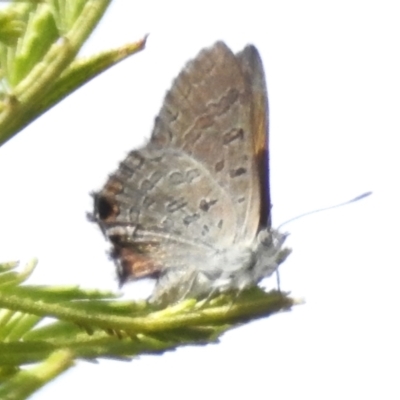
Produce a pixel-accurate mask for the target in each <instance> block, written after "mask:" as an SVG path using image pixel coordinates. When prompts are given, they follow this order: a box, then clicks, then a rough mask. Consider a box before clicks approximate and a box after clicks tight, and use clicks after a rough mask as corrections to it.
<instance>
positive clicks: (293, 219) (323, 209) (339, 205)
mask: <svg viewBox="0 0 400 400" xmlns="http://www.w3.org/2000/svg"><path fill="white" fill-rule="evenodd" d="M371 194H372V192H365V193H363V194H360V195H359V196H357V197H354V199H351V200H347V201H345V202H343V203H339V204H335V205H334V206H329V207H324V208H320V209H318V210H313V211H308V212H306V213H304V214H300V215H298V216H297V217H294V218H291V219H289V220H287V221H285V222H284V223H283V224H281V225H279V226H278V230H280V229H281V228H282V226H284V225H286V224H288V223H289V222H293V221H296V219H300V218H303V217H305V216H306V215H310V214H316V213H319V212H321V211H327V210H332V209H333V208H337V207H342V206H346V205H347V204H350V203H354V202H356V201H359V200H361V199H364V198H365V197H368V196H370V195H371Z"/></svg>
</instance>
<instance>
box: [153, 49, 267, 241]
mask: <svg viewBox="0 0 400 400" xmlns="http://www.w3.org/2000/svg"><path fill="white" fill-rule="evenodd" d="M246 56H247V53H242V55H241V57H239V58H238V57H237V56H236V55H234V54H233V53H232V52H231V50H230V49H229V48H228V47H227V46H226V45H225V44H224V43H221V42H218V43H216V44H215V45H214V46H213V47H211V48H209V49H205V50H203V51H202V52H201V53H200V54H199V55H198V56H197V57H196V58H195V59H194V60H193V61H191V62H189V63H188V64H187V65H186V67H185V68H184V69H183V71H182V72H181V73H180V74H179V76H178V77H177V78H176V80H175V81H174V84H173V86H172V88H171V90H170V91H169V92H168V93H167V95H166V97H165V100H164V103H163V106H162V108H161V111H160V113H159V116H158V117H157V119H156V123H155V127H154V131H153V135H152V139H151V141H152V143H155V144H158V145H160V146H162V147H164V148H166V147H173V148H177V149H182V150H183V151H184V152H186V153H187V154H188V155H190V156H191V157H193V158H194V159H195V160H197V161H198V162H200V163H201V164H203V165H204V167H205V168H206V169H207V170H208V172H209V174H210V175H211V176H212V177H213V178H214V179H215V181H216V182H217V183H218V185H219V186H220V187H221V188H223V189H224V190H225V192H226V193H228V195H229V198H230V201H231V203H232V205H233V207H234V210H235V211H234V214H230V218H231V219H236V227H235V240H234V241H235V242H236V243H237V242H248V241H251V240H252V239H254V236H255V234H256V231H257V229H258V224H259V220H258V218H259V210H260V188H259V181H258V166H257V161H256V157H255V152H254V146H255V143H256V142H255V141H254V139H253V135H254V132H253V126H254V122H253V118H252V107H253V106H252V102H253V101H252V97H251V96H252V94H253V91H252V81H251V79H250V78H249V77H248V76H245V72H244V71H243V69H242V64H245V65H246V60H244V61H242V59H243V58H246ZM257 72H259V71H257ZM261 73H262V70H261ZM261 91H262V92H263V91H264V88H262V89H261ZM264 93H265V91H264ZM264 134H265V131H264ZM257 141H258V139H257ZM196 195H197V198H198V199H200V201H203V202H204V201H206V202H210V201H211V202H213V203H214V205H213V207H214V206H215V205H216V204H218V203H221V201H224V199H219V198H211V197H209V196H208V193H206V192H203V193H196ZM228 206H229V204H228V203H224V207H228ZM210 211H212V207H210ZM224 222H225V221H224Z"/></svg>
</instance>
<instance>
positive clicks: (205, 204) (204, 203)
mask: <svg viewBox="0 0 400 400" xmlns="http://www.w3.org/2000/svg"><path fill="white" fill-rule="evenodd" d="M217 201H218V200H206V199H201V201H200V204H199V208H200V210H202V211H205V212H207V211H208V210H209V209H210V208H211V207H212V206H213V205H214V204H215V203H216V202H217Z"/></svg>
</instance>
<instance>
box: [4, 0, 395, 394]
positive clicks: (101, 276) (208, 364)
mask: <svg viewBox="0 0 400 400" xmlns="http://www.w3.org/2000/svg"><path fill="white" fill-rule="evenodd" d="M398 7H399V4H398V2H396V1H380V2H377V1H376V2H372V1H371V2H370V1H336V2H321V1H267V0H265V1H256V0H246V1H217V0H213V1H209V0H205V1H201V2H200V1H197V2H194V1H193V2H190V1H176V0H170V1H163V0H158V1H157V0H146V1H131V0H115V2H114V3H113V4H112V5H111V7H110V8H109V10H108V12H107V14H106V16H105V18H104V20H103V21H102V22H101V23H100V24H99V26H98V27H97V29H96V31H95V32H94V34H93V35H92V37H91V38H90V40H89V41H88V43H87V45H86V46H85V48H84V49H83V51H82V53H83V54H86V55H88V54H93V53H95V52H97V51H101V50H104V49H108V48H111V47H116V46H118V45H121V44H124V43H126V42H128V41H135V40H137V39H139V38H141V37H142V36H143V35H144V34H146V33H150V36H149V39H148V43H147V48H146V50H145V51H144V52H142V53H140V54H139V55H136V56H133V57H132V58H130V59H128V60H126V61H124V62H123V63H122V64H120V65H118V66H116V67H115V68H113V69H112V70H110V71H108V72H106V73H104V74H103V75H101V76H100V77H98V78H97V79H95V80H94V81H92V82H90V83H89V84H88V85H86V86H85V87H84V88H82V89H81V90H79V91H78V92H76V93H74V94H73V95H72V96H70V97H69V98H68V99H66V100H65V101H63V102H62V104H59V105H58V106H57V107H55V108H54V109H52V110H51V111H50V112H48V113H47V114H46V115H44V116H43V117H41V118H40V119H39V120H37V121H35V122H34V123H33V124H32V125H30V126H29V127H28V128H26V129H25V130H24V131H23V132H21V133H20V134H19V135H18V136H17V137H16V138H14V139H12V140H11V141H10V142H8V143H7V144H6V145H5V146H3V147H2V148H0V171H1V174H0V187H1V188H2V190H1V192H2V196H1V202H0V204H1V207H0V243H1V249H0V259H1V260H4V261H6V260H13V259H23V260H26V259H29V258H31V257H32V256H37V257H38V258H39V260H40V262H39V265H38V267H37V269H36V271H35V273H34V275H33V276H32V278H31V280H30V282H32V283H46V284H81V285H82V286H83V287H91V288H105V289H106V288H109V289H113V290H117V283H116V280H115V272H114V267H113V265H112V263H111V262H110V261H109V260H108V258H107V256H106V249H107V248H108V245H107V244H106V243H105V241H104V239H103V237H102V235H101V234H100V232H99V230H98V228H97V227H96V226H94V225H93V224H90V223H88V222H87V220H86V215H85V214H86V212H87V211H91V209H92V201H91V198H90V196H89V192H91V191H93V190H96V189H99V188H100V187H101V186H102V185H103V183H104V181H105V179H106V177H107V175H108V174H109V173H111V172H112V171H113V170H114V169H115V168H116V167H117V165H118V162H119V161H121V160H122V159H123V158H124V156H125V154H126V153H127V152H128V151H129V150H131V149H132V148H134V147H135V146H138V145H140V144H142V143H144V141H145V138H146V137H148V136H149V134H150V132H151V128H152V124H153V120H154V117H155V116H156V114H157V112H158V110H159V108H160V106H161V102H162V99H163V96H164V94H165V91H166V90H167V89H168V87H169V86H170V83H171V81H172V79H173V78H174V77H175V76H176V75H177V74H178V72H179V71H180V69H181V68H182V67H183V65H184V64H185V62H186V61H187V60H188V59H190V58H193V57H194V56H195V55H196V54H197V53H198V51H199V50H201V49H202V48H203V47H206V46H209V45H211V44H213V43H214V42H215V41H216V40H219V39H222V40H224V41H226V43H227V44H228V45H229V46H230V47H231V48H232V49H233V50H234V51H239V50H241V49H242V48H243V46H244V45H246V44H247V43H253V44H255V45H256V46H257V47H258V49H259V51H260V53H261V56H262V58H263V62H264V66H265V70H266V75H267V84H268V93H269V100H270V114H271V139H270V145H271V191H272V199H273V205H274V207H273V222H274V225H275V226H277V225H279V224H280V223H282V222H284V221H285V220H287V219H289V218H291V217H293V216H296V215H298V214H301V213H302V212H305V211H309V210H313V209H317V208H320V207H323V206H327V205H331V204H335V203H338V202H341V201H344V200H347V199H350V198H352V197H355V196H356V195H359V194H361V193H362V192H365V191H367V190H372V191H373V192H374V194H373V196H371V197H369V198H367V199H365V200H363V201H360V202H358V203H355V204H351V205H349V206H346V207H343V208H340V209H336V210H332V211H328V212H325V213H322V214H315V215H312V216H310V217H307V218H304V219H301V220H299V221H296V222H293V223H291V224H290V225H287V226H286V227H285V229H287V230H288V231H290V232H291V236H290V238H289V239H288V243H289V245H290V246H291V247H292V248H293V254H292V255H291V256H290V258H289V259H288V260H287V261H286V263H285V264H284V265H283V266H282V268H281V280H282V288H283V289H284V290H288V291H292V293H293V295H294V296H297V297H302V298H305V300H306V303H305V304H304V305H301V306H297V307H295V308H294V309H293V310H292V312H289V313H282V314H280V315H276V316H273V317H271V318H268V319H263V320H259V321H257V322H254V323H252V324H249V325H246V326H243V327H240V328H238V329H235V330H233V331H231V332H229V333H227V334H225V335H224V336H223V337H222V339H221V342H220V343H219V344H216V345H209V346H206V347H186V348H180V349H178V350H177V351H174V352H170V353H167V354H164V355H162V356H141V357H140V358H137V359H134V360H133V361H132V362H130V363H123V362H116V361H101V362H100V363H99V364H98V365H95V364H89V363H84V362H80V363H79V365H78V366H77V367H76V368H74V369H72V370H70V371H69V372H67V373H65V374H64V375H63V376H61V377H60V378H58V379H56V380H55V381H54V382H52V383H51V384H50V385H48V387H46V388H44V389H43V390H42V391H41V392H39V393H38V394H36V395H35V396H33V397H32V398H33V399H40V400H47V399H55V398H57V399H71V398H73V399H83V398H85V399H89V398H96V399H110V398H118V400H125V399H134V398H137V399H143V398H150V399H153V398H154V399H155V398H172V396H173V398H174V399H178V400H179V399H187V398H191V399H216V398H220V399H222V398H234V399H235V398H269V399H294V398H296V399H337V398H341V399H354V398H371V399H377V398H381V399H398V398H400V387H399V386H400V381H399V369H398V368H399V365H398V363H399V355H400V354H399V340H400V339H399V338H400V328H399V322H398V315H399V310H398V305H399V294H398V292H399V291H398V286H399V277H400V276H399V272H398V271H399V268H400V265H399V257H398V254H397V253H398V252H397V249H398V247H399V244H398V236H399V235H398V222H399V202H400V198H399V197H400V196H399V187H398V186H399V177H398V175H399V167H400V163H399V161H398V160H399V155H398V153H399V143H398V142H399V134H400V117H399V114H400V60H399V54H400V53H399V46H400V44H399V43H400V24H399V9H398ZM138 290H139V288H138Z"/></svg>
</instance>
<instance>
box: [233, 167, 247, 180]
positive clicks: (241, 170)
mask: <svg viewBox="0 0 400 400" xmlns="http://www.w3.org/2000/svg"><path fill="white" fill-rule="evenodd" d="M246 172H247V170H246V168H243V167H240V168H236V169H231V170H230V171H229V176H230V177H231V178H236V177H237V176H240V175H243V174H245V173H246Z"/></svg>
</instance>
